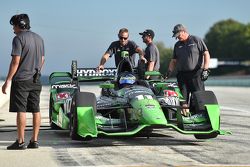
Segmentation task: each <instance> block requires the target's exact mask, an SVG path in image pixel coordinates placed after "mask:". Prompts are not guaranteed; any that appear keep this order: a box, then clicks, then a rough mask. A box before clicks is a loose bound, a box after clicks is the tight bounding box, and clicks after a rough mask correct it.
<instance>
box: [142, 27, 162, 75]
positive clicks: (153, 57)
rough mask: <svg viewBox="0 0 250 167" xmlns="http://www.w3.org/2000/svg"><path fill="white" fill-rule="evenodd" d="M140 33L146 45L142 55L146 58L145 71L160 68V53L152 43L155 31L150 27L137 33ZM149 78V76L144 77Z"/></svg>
mask: <svg viewBox="0 0 250 167" xmlns="http://www.w3.org/2000/svg"><path fill="white" fill-rule="evenodd" d="M139 34H140V35H142V40H143V42H144V43H145V44H146V45H147V47H146V49H145V53H144V54H145V55H144V57H145V58H146V60H147V66H146V70H147V71H159V69H160V54H159V50H158V48H157V46H156V45H155V44H154V43H153V39H154V36H155V33H154V31H153V30H151V29H146V30H145V31H144V32H141V33H139ZM146 78H147V79H149V76H147V77H146Z"/></svg>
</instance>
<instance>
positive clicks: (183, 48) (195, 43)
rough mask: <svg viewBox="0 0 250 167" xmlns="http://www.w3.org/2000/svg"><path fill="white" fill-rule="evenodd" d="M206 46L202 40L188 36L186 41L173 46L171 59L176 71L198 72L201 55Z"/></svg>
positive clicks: (201, 62) (200, 64) (200, 65)
mask: <svg viewBox="0 0 250 167" xmlns="http://www.w3.org/2000/svg"><path fill="white" fill-rule="evenodd" d="M207 50H208V49H207V46H206V44H205V43H204V41H203V40H202V39H200V38H199V37H196V36H192V35H190V36H189V37H188V39H187V41H185V42H183V41H178V42H176V44H175V46H174V55H173V59H176V60H177V62H176V68H177V71H184V72H186V71H193V70H198V69H200V68H201V67H202V64H203V57H204V56H203V55H204V52H205V51H207Z"/></svg>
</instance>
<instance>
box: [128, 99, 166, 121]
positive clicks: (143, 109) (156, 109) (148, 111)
mask: <svg viewBox="0 0 250 167" xmlns="http://www.w3.org/2000/svg"><path fill="white" fill-rule="evenodd" d="M131 104H132V106H133V108H134V109H137V110H139V111H140V113H141V114H140V115H141V118H140V123H142V124H147V125H166V124H167V120H166V117H165V115H164V113H163V111H162V109H161V106H160V104H159V102H158V101H157V100H155V99H150V100H149V99H142V100H134V101H133V102H132V103H131Z"/></svg>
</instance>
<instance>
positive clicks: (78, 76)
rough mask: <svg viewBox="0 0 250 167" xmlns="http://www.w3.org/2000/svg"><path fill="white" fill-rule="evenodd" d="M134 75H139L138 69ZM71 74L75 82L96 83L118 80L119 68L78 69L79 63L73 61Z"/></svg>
mask: <svg viewBox="0 0 250 167" xmlns="http://www.w3.org/2000/svg"><path fill="white" fill-rule="evenodd" d="M133 73H134V74H137V69H136V68H134V69H133ZM71 74H72V79H73V80H78V81H79V82H96V81H107V80H114V79H115V78H117V75H118V70H117V68H105V69H103V70H100V71H97V70H96V68H78V67H77V61H76V60H73V61H72V65H71Z"/></svg>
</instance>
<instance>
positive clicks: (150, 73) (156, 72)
mask: <svg viewBox="0 0 250 167" xmlns="http://www.w3.org/2000/svg"><path fill="white" fill-rule="evenodd" d="M145 75H146V76H161V73H160V72H159V71H146V72H145Z"/></svg>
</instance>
